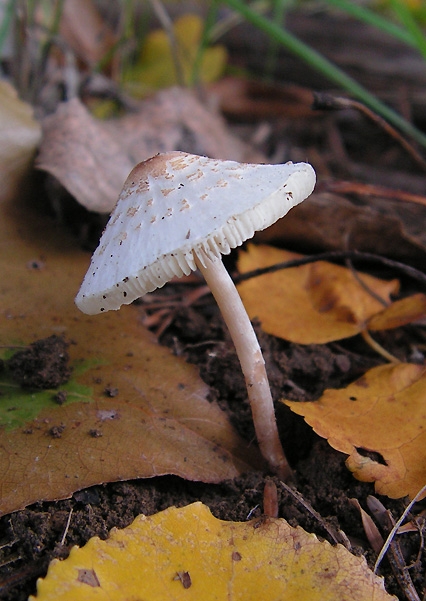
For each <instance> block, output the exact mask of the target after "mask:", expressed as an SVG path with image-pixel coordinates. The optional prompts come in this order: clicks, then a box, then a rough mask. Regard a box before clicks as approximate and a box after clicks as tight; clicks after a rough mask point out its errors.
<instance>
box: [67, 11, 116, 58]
mask: <svg viewBox="0 0 426 601" xmlns="http://www.w3.org/2000/svg"><path fill="white" fill-rule="evenodd" d="M59 31H60V35H61V36H62V37H63V39H64V40H65V42H66V44H67V45H68V46H69V47H70V48H72V50H73V52H74V53H75V54H76V56H78V57H79V58H80V59H81V60H83V61H84V63H86V64H87V65H89V66H91V67H95V66H96V64H97V63H99V62H100V61H102V60H103V59H105V57H106V56H107V55H108V53H109V52H111V50H112V48H113V46H114V44H116V43H117V40H116V36H115V35H114V33H113V31H112V30H111V28H110V26H109V25H108V23H107V20H106V19H104V18H103V17H102V15H101V14H100V12H99V11H98V10H97V8H96V5H95V2H93V1H92V0H91V1H89V2H88V1H87V0H65V2H64V3H63V9H62V14H61V21H60V30H59Z"/></svg>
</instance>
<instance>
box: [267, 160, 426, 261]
mask: <svg viewBox="0 0 426 601" xmlns="http://www.w3.org/2000/svg"><path fill="white" fill-rule="evenodd" d="M364 167H365V165H364V166H363V173H364V175H363V178H364V179H367V180H369V179H371V181H374V180H375V175H376V166H372V169H374V173H372V174H371V177H369V176H368V174H366V173H365V171H364ZM389 173H390V172H389V171H388V172H387V175H389ZM403 176H404V174H403V173H402V172H401V173H400V174H399V175H398V179H397V180H396V181H397V182H398V183H395V186H394V187H395V188H401V187H403V186H404V184H403V183H401V179H402V178H403ZM414 177H415V176H414ZM418 179H419V181H418V186H417V188H418V194H422V193H424V190H425V189H426V176H424V175H422V176H419V178H418ZM412 181H413V176H412V174H409V181H407V182H406V189H407V190H410V189H411V188H410V185H409V184H410V182H412ZM322 187H323V186H322V183H321V182H319V184H318V185H317V188H316V191H315V193H314V194H312V195H311V196H310V197H309V199H308V201H306V202H303V203H302V204H300V205H299V206H298V207H295V208H294V209H293V210H292V211H290V213H289V214H288V215H287V216H286V218H285V220H280V221H277V223H276V224H274V225H273V226H272V227H270V228H268V229H267V230H265V231H264V232H259V233H258V234H257V240H259V242H262V243H265V244H276V243H277V242H279V244H280V246H284V245H287V246H290V245H294V244H298V245H299V247H300V248H302V247H303V248H312V249H316V250H319V249H320V250H347V249H348V248H350V249H352V248H356V249H357V250H359V251H364V252H371V253H374V254H377V255H382V256H383V257H388V258H393V259H396V260H398V261H402V262H404V263H408V264H413V265H417V266H418V267H419V268H420V269H422V267H423V266H424V264H425V261H426V230H425V228H424V227H423V224H424V222H425V219H426V207H424V206H421V205H414V204H412V203H406V202H398V201H395V200H392V199H389V198H371V197H361V196H359V195H357V196H356V198H355V199H354V200H352V197H351V196H349V195H348V196H344V195H339V194H332V193H330V192H325V191H322V190H321V188H322ZM301 241H303V246H302V243H301Z"/></svg>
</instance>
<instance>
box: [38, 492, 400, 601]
mask: <svg viewBox="0 0 426 601" xmlns="http://www.w3.org/2000/svg"><path fill="white" fill-rule="evenodd" d="M37 591H38V593H37V597H30V600H31V601H35V599H38V601H53V600H54V601H71V600H72V601H78V600H79V599H84V600H85V601H91V600H92V599H93V600H94V599H96V600H99V601H101V600H104V599H105V601H106V600H108V601H114V600H116V601H119V600H122V599H142V598H143V599H144V600H146V601H157V600H158V599H162V601H168V600H170V601H172V600H173V601H177V600H179V599H185V600H188V601H190V600H197V601H199V600H200V599H203V601H213V600H216V599H232V600H233V601H251V600H253V601H254V600H258V599H269V600H270V601H280V600H282V599H286V601H320V600H323V599H327V601H387V600H388V601H391V600H392V599H395V597H392V596H390V595H388V594H387V593H386V591H385V589H384V586H383V580H382V579H381V578H379V577H377V576H376V575H374V574H373V572H371V571H370V570H369V568H368V567H367V563H366V561H365V559H364V558H363V557H355V556H354V555H351V554H350V553H349V551H347V550H346V549H345V548H344V547H343V546H342V545H337V546H336V547H332V546H331V545H330V544H329V543H328V542H320V541H319V540H318V539H317V538H316V536H315V535H314V534H308V533H307V532H305V531H304V530H303V529H302V528H300V527H298V528H292V527H291V526H290V525H289V524H288V523H287V522H286V521H285V520H283V519H274V518H264V519H260V520H252V521H250V522H244V523H238V522H225V521H221V520H218V519H216V518H215V517H213V516H212V514H211V513H210V511H209V509H208V508H207V507H206V506H205V505H203V504H202V503H194V504H192V505H189V506H187V507H184V508H180V509H177V508H175V507H172V508H169V509H166V510H165V511H162V512H161V513H157V514H156V515H153V516H150V517H145V516H143V515H142V516H139V517H137V518H136V520H135V521H134V522H133V524H131V525H130V526H128V527H127V528H125V529H124V530H116V529H114V530H112V531H111V534H110V537H109V539H107V540H106V541H101V540H99V538H92V539H91V540H90V541H89V542H88V543H87V545H86V546H85V547H83V548H82V549H79V548H78V547H74V548H73V549H72V550H71V554H70V556H69V558H68V559H66V560H65V561H62V562H61V561H58V560H53V561H52V563H51V564H50V567H49V571H48V574H47V576H46V578H45V579H40V580H39V581H38V584H37Z"/></svg>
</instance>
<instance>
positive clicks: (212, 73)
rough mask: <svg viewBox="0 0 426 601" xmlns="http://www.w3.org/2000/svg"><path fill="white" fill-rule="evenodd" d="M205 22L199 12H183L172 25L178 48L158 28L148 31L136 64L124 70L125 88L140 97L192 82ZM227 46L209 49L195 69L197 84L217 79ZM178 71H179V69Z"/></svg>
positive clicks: (164, 32) (222, 67) (224, 61)
mask: <svg viewBox="0 0 426 601" xmlns="http://www.w3.org/2000/svg"><path fill="white" fill-rule="evenodd" d="M203 27H204V24H203V21H202V19H201V18H200V17H199V16H198V15H196V14H191V13H189V14H186V15H182V16H181V17H179V18H178V19H176V21H175V23H174V24H173V34H174V39H175V42H176V44H175V47H173V45H172V43H171V39H170V34H169V33H168V32H166V31H165V30H164V29H156V30H155V31H152V32H151V33H149V34H148V36H147V37H146V40H145V42H144V44H143V46H142V51H141V54H140V57H139V59H138V60H137V62H136V64H134V65H132V66H131V67H129V68H128V69H126V70H125V72H124V74H123V81H124V85H125V87H126V89H127V90H128V91H129V92H130V93H131V94H132V95H133V96H137V97H141V96H146V95H147V94H151V93H152V92H155V91H156V90H158V89H160V88H168V87H170V86H175V85H178V84H179V85H191V84H192V83H193V82H192V81H191V79H192V75H193V71H194V68H195V67H196V61H197V57H198V52H199V49H200V44H201V37H202V33H203ZM226 60H227V52H226V49H225V46H221V45H219V44H218V45H216V46H210V47H208V48H206V49H205V50H204V51H203V53H202V56H201V60H200V64H199V65H198V69H197V72H196V75H197V79H196V83H209V82H212V81H215V80H216V79H218V78H219V77H220V75H221V74H222V73H223V71H224V68H225V66H226ZM178 71H179V72H178Z"/></svg>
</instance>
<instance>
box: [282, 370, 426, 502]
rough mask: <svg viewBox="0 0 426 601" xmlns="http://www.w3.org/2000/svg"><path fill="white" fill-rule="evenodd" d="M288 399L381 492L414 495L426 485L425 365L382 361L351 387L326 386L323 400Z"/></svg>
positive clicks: (360, 474)
mask: <svg viewBox="0 0 426 601" xmlns="http://www.w3.org/2000/svg"><path fill="white" fill-rule="evenodd" d="M284 402H285V404H286V405H288V406H289V407H290V409H291V410H292V411H294V413H297V414H298V415H303V417H304V419H305V421H306V422H307V423H308V424H309V425H310V426H312V428H313V429H314V430H315V432H316V433H317V434H319V435H320V436H323V437H324V438H327V439H328V442H329V444H330V445H331V446H332V447H333V448H335V449H337V450H338V451H341V452H343V453H347V454H348V455H349V457H348V459H347V466H348V468H349V469H350V470H351V471H352V472H353V473H354V475H355V477H356V478H358V479H359V480H362V481H365V482H373V481H374V482H375V486H376V490H377V492H378V493H380V494H384V495H388V496H389V497H393V498H399V497H404V496H406V495H409V496H410V497H411V498H413V497H414V496H415V495H416V494H417V493H418V491H419V490H420V489H421V488H422V486H424V484H425V483H426V367H425V366H423V365H414V364H411V363H400V364H398V365H381V366H379V367H375V368H373V369H371V370H370V371H368V372H367V373H366V374H365V375H364V376H362V377H361V378H359V379H358V380H356V381H355V382H353V383H352V384H350V385H349V386H347V387H346V388H341V389H338V390H333V389H329V390H326V391H325V392H324V394H323V395H322V397H321V398H320V399H319V400H318V401H314V402H309V403H297V402H292V401H284ZM362 449H364V450H366V451H374V452H375V453H379V454H380V455H381V456H382V458H383V461H376V460H375V459H372V458H371V457H369V456H366V454H363V453H362ZM425 495H426V493H425Z"/></svg>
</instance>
